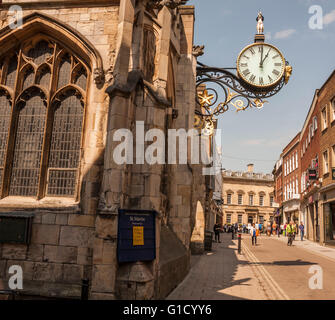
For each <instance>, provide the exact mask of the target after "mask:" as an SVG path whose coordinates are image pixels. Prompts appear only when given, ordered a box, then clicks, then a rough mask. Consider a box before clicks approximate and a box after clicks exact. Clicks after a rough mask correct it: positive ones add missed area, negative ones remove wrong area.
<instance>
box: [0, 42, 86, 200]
mask: <svg viewBox="0 0 335 320" xmlns="http://www.w3.org/2000/svg"><path fill="white" fill-rule="evenodd" d="M11 52H15V54H12V55H9V54H6V55H4V56H3V57H0V193H1V198H4V197H6V196H8V195H12V196H33V197H37V198H39V199H40V198H43V197H44V196H46V195H47V196H70V197H74V196H76V195H77V193H78V190H77V189H78V188H77V186H78V180H79V164H80V150H81V145H82V130H83V121H84V111H85V110H84V109H85V100H86V88H87V79H88V73H89V69H88V67H87V65H86V64H85V63H84V62H83V61H82V60H81V59H80V58H79V57H78V56H76V55H75V54H73V53H72V52H71V51H69V50H67V49H66V48H64V47H62V45H61V44H59V43H56V42H55V41H52V40H50V39H48V38H46V37H36V38H34V39H31V40H29V41H26V42H25V43H23V44H22V45H21V46H20V47H18V48H16V49H15V50H12V51H11Z"/></svg>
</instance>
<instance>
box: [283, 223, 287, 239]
mask: <svg viewBox="0 0 335 320" xmlns="http://www.w3.org/2000/svg"><path fill="white" fill-rule="evenodd" d="M286 228H287V222H285V224H284V237H285V236H287V233H286Z"/></svg>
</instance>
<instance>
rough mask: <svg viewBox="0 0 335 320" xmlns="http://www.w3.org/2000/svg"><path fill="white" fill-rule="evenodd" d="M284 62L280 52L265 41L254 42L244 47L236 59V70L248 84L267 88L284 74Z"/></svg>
mask: <svg viewBox="0 0 335 320" xmlns="http://www.w3.org/2000/svg"><path fill="white" fill-rule="evenodd" d="M285 66H286V62H285V59H284V57H283V55H282V53H281V52H280V51H279V50H278V49H277V48H276V47H274V46H272V45H270V44H267V43H254V44H252V45H250V46H247V47H246V48H244V49H243V50H242V51H241V53H240V55H239V57H238V59H237V72H238V75H239V76H240V78H242V79H243V80H244V81H245V82H247V83H248V84H249V85H251V86H254V87H257V88H268V87H273V86H274V85H276V84H277V83H278V82H279V81H280V80H281V79H282V77H283V76H284V72H285Z"/></svg>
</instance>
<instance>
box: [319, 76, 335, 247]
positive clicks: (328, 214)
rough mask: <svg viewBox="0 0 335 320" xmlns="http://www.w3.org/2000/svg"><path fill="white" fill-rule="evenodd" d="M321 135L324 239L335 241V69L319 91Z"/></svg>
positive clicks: (321, 191)
mask: <svg viewBox="0 0 335 320" xmlns="http://www.w3.org/2000/svg"><path fill="white" fill-rule="evenodd" d="M318 111H319V114H318V115H319V118H320V122H321V130H320V131H321V136H320V177H321V178H322V187H321V189H320V210H321V212H322V218H323V221H322V227H323V228H322V229H323V232H322V233H323V241H324V242H326V243H330V242H331V243H334V242H335V71H334V72H333V73H332V74H331V76H330V77H329V79H328V80H327V81H326V82H325V84H324V85H323V87H322V88H321V89H320V92H319V99H318Z"/></svg>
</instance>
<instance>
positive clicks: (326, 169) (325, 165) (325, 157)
mask: <svg viewBox="0 0 335 320" xmlns="http://www.w3.org/2000/svg"><path fill="white" fill-rule="evenodd" d="M328 172H329V164H328V150H327V151H325V152H324V153H323V174H326V173H328Z"/></svg>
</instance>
